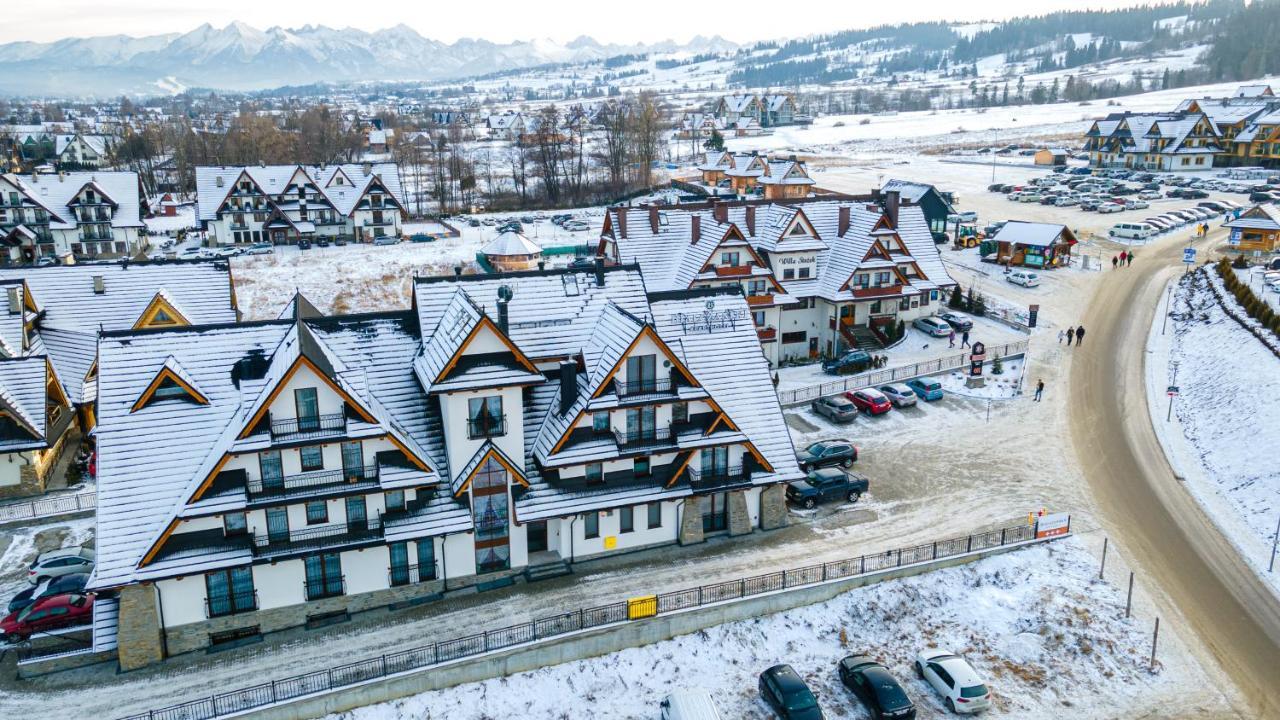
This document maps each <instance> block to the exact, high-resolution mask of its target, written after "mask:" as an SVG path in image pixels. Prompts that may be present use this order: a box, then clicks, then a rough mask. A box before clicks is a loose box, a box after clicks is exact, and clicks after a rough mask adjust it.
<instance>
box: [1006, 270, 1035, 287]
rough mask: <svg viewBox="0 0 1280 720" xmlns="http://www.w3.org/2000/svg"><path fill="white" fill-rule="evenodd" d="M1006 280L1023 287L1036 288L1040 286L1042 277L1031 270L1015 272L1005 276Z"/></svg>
mask: <svg viewBox="0 0 1280 720" xmlns="http://www.w3.org/2000/svg"><path fill="white" fill-rule="evenodd" d="M1004 279H1005V280H1008V281H1009V282H1011V283H1013V284H1014V285H1021V286H1022V287H1028V288H1031V287H1035V286H1037V285H1039V284H1040V276H1039V275H1037V274H1035V273H1033V272H1031V271H1030V270H1014V271H1013V272H1011V273H1009V274H1008V275H1005V276H1004Z"/></svg>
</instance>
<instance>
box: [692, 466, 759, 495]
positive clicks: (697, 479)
mask: <svg viewBox="0 0 1280 720" xmlns="http://www.w3.org/2000/svg"><path fill="white" fill-rule="evenodd" d="M688 470H689V484H690V485H692V486H693V487H694V489H695V490H710V489H713V488H718V487H724V486H727V485H739V484H744V483H747V482H750V480H751V471H750V470H746V469H745V468H743V467H742V466H741V465H730V466H728V467H720V468H713V469H711V470H701V469H699V468H696V467H693V466H690V467H689V468H688Z"/></svg>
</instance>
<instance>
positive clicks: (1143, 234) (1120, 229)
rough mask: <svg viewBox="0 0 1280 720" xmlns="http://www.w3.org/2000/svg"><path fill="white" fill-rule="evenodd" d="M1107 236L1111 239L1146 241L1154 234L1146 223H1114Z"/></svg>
mask: <svg viewBox="0 0 1280 720" xmlns="http://www.w3.org/2000/svg"><path fill="white" fill-rule="evenodd" d="M1107 234H1108V235H1110V236H1111V237H1113V238H1125V239H1127V240H1146V239H1147V238H1149V237H1151V236H1152V235H1154V234H1155V230H1154V229H1152V227H1151V226H1150V225H1148V224H1146V223H1116V224H1115V225H1112V226H1111V229H1110V230H1108V231H1107Z"/></svg>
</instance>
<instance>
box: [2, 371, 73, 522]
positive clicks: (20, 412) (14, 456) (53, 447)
mask: <svg viewBox="0 0 1280 720" xmlns="http://www.w3.org/2000/svg"><path fill="white" fill-rule="evenodd" d="M74 420H75V412H74V411H73V410H72V408H71V403H70V402H69V401H68V400H67V396H66V394H65V393H64V392H63V390H62V384H61V383H60V382H59V381H58V378H57V375H56V374H55V373H54V370H53V364H52V363H50V362H49V358H48V357H47V356H46V355H28V356H25V357H5V358H2V359H0V498H4V497H22V496H27V495H38V494H40V493H42V492H44V490H45V487H46V484H47V483H48V480H49V478H50V476H51V475H52V473H53V469H54V467H55V466H56V465H57V463H58V459H59V458H60V457H61V456H62V453H63V451H64V450H66V443H67V441H68V438H69V437H70V436H71V435H72V433H70V432H68V430H69V429H70V428H71V426H72V423H73V422H74Z"/></svg>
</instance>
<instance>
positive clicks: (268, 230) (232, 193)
mask: <svg viewBox="0 0 1280 720" xmlns="http://www.w3.org/2000/svg"><path fill="white" fill-rule="evenodd" d="M401 198H402V196H401V194H400V172H399V170H398V169H397V167H396V165H395V163H367V162H366V163H360V164H348V165H327V166H303V165H259V166H255V165H249V166H244V167H228V166H218V167H197V168H196V204H197V219H198V220H199V221H200V222H201V224H202V225H203V226H204V227H205V228H206V229H207V230H208V231H209V240H210V242H212V243H215V244H219V245H226V244H231V243H240V244H242V243H259V242H270V243H273V244H276V245H286V244H288V245H293V244H296V243H297V242H298V241H300V240H308V241H311V240H316V239H319V238H325V239H328V240H339V239H342V240H347V241H351V242H372V241H373V239H374V238H379V237H384V236H390V237H399V236H400V229H401V222H402V221H403V219H404V217H405V214H406V213H405V209H404V204H403V201H402V199H401Z"/></svg>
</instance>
